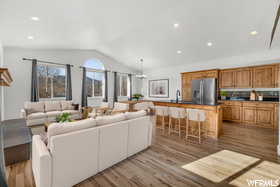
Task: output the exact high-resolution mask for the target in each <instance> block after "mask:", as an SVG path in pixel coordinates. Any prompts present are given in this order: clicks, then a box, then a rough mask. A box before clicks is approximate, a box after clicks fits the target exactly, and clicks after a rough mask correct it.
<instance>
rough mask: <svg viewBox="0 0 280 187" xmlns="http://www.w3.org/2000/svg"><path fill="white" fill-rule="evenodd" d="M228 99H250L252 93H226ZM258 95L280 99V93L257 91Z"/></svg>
mask: <svg viewBox="0 0 280 187" xmlns="http://www.w3.org/2000/svg"><path fill="white" fill-rule="evenodd" d="M225 92H226V94H227V97H242V98H248V97H250V91H225ZM257 94H258V95H263V97H264V98H279V91H257Z"/></svg>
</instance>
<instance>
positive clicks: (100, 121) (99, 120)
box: [95, 113, 126, 125]
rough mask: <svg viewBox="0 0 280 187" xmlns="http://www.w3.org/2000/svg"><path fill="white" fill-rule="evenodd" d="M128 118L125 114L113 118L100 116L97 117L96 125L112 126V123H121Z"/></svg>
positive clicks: (112, 116)
mask: <svg viewBox="0 0 280 187" xmlns="http://www.w3.org/2000/svg"><path fill="white" fill-rule="evenodd" d="M125 119H126V117H125V115H124V114H122V113H121V114H115V115H111V116H98V117H96V119H95V121H96V125H106V124H111V123H116V122H119V121H123V120H125Z"/></svg>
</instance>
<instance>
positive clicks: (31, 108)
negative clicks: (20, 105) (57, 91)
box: [24, 102, 45, 115]
mask: <svg viewBox="0 0 280 187" xmlns="http://www.w3.org/2000/svg"><path fill="white" fill-rule="evenodd" d="M24 109H25V111H26V113H27V115H28V114H31V113H36V112H45V104H44V102H25V103H24Z"/></svg>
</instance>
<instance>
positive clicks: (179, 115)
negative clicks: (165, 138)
mask: <svg viewBox="0 0 280 187" xmlns="http://www.w3.org/2000/svg"><path fill="white" fill-rule="evenodd" d="M185 118H186V110H185V109H184V108H177V107H169V131H168V134H169V135H170V133H172V132H173V133H177V134H179V137H181V119H185ZM172 119H174V120H175V121H174V123H172ZM177 122H178V124H177Z"/></svg>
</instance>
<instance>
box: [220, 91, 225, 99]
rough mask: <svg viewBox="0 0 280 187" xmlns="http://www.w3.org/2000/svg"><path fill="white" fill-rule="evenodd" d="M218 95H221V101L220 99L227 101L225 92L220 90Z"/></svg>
mask: <svg viewBox="0 0 280 187" xmlns="http://www.w3.org/2000/svg"><path fill="white" fill-rule="evenodd" d="M220 94H221V99H222V100H226V99H227V92H226V91H223V90H222V91H221V92H220Z"/></svg>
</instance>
